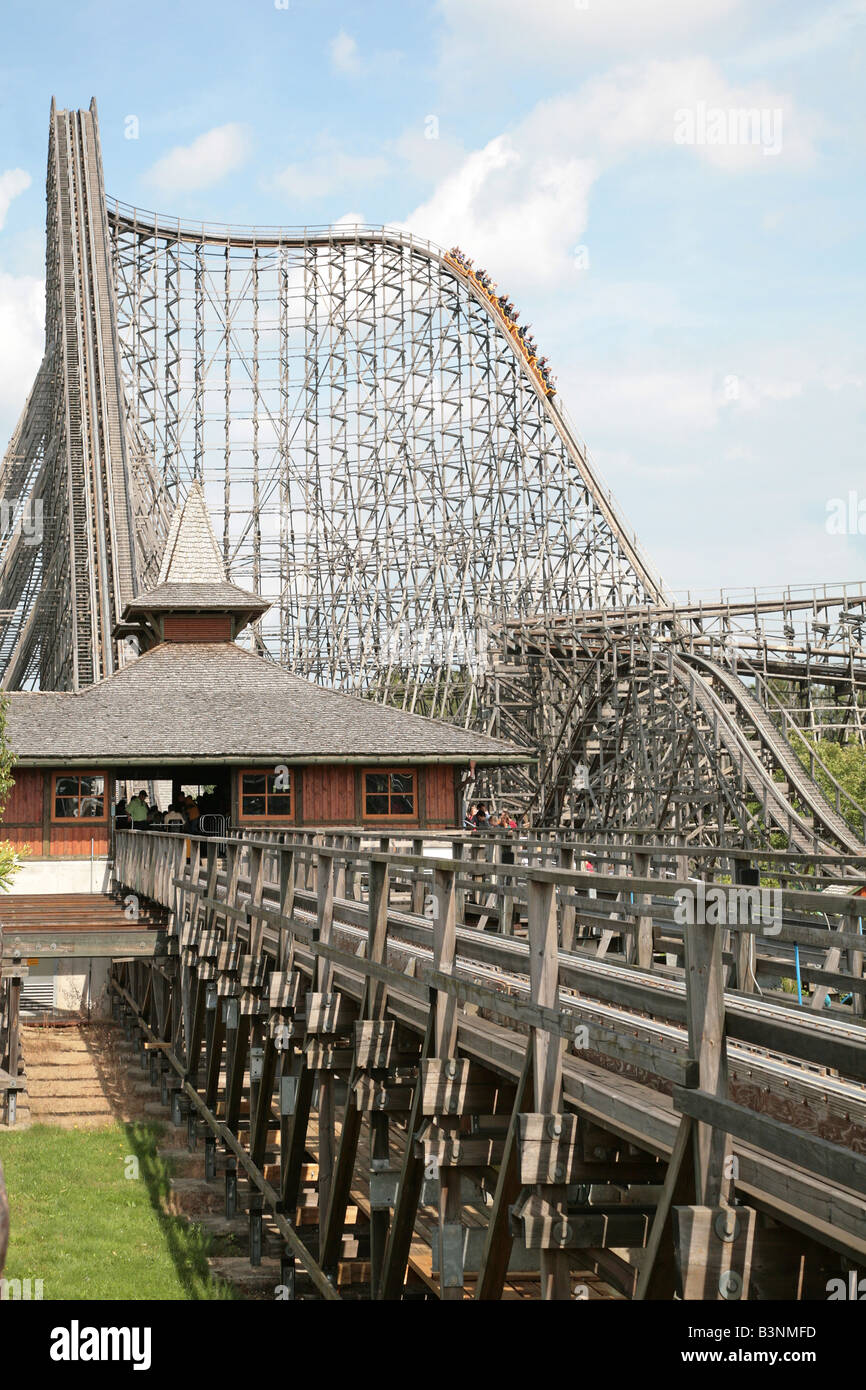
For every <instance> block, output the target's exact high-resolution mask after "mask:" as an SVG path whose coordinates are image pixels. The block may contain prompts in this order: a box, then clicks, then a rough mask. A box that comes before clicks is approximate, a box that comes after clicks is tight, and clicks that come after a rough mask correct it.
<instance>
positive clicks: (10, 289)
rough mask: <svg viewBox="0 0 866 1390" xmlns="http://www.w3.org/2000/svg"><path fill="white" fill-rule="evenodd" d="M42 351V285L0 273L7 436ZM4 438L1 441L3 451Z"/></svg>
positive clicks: (0, 373)
mask: <svg viewBox="0 0 866 1390" xmlns="http://www.w3.org/2000/svg"><path fill="white" fill-rule="evenodd" d="M44 350H45V282H44V280H41V279H39V278H38V277H37V276H35V275H7V274H5V273H4V272H2V271H0V412H2V415H3V418H4V420H6V421H7V424H8V428H7V430H6V432H5V435H6V436H8V434H9V433H11V430H12V428H14V423H15V421H16V420H17V418H18V416H19V415H20V414H21V411H22V409H23V406H24V402H25V400H26V399H27V394H28V392H29V390H30V388H31V386H32V385H33V379H34V377H35V376H36V372H37V369H38V367H39V363H40V362H41V361H42V354H43V352H44ZM5 443H6V438H5V437H4V438H3V440H2V441H0V446H2V447H5Z"/></svg>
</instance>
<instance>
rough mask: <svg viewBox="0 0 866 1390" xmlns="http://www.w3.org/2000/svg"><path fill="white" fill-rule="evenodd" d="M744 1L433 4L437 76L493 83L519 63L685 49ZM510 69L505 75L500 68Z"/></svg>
mask: <svg viewBox="0 0 866 1390" xmlns="http://www.w3.org/2000/svg"><path fill="white" fill-rule="evenodd" d="M744 8H745V6H744V0H700V3H699V4H696V3H695V0H651V3H650V0H585V3H584V4H581V3H579V2H578V0H532V3H528V0H438V9H439V13H440V15H441V17H442V19H443V21H444V24H445V36H444V40H443V49H442V70H443V74H446V75H447V74H451V75H453V76H455V77H457V76H459V74H460V72H461V71H463V70H467V69H474V70H475V72H476V73H477V74H478V75H479V77H482V76H483V74H484V73H490V74H491V75H492V74H495V75H496V77H497V79H498V80H500V81H501V80H502V78H503V76H504V77H505V79H506V80H508V79H509V78H510V77H511V76H512V75H513V76H518V75H519V73H520V72H522V71H524V69H525V65H526V64H527V63H531V62H536V61H538V62H541V63H542V64H543V65H544V66H545V67H552V66H560V67H564V66H569V67H573V66H574V65H575V64H577V65H583V64H584V63H585V61H586V57H587V54H589V53H592V54H594V55H597V54H598V53H604V52H615V53H616V54H618V55H623V54H624V53H631V52H643V53H645V52H646V51H647V48H648V46H650V45H652V44H654V43H656V42H658V43H664V45H665V48H666V51H670V45H671V44H675V43H687V42H689V41H690V40H692V38H693V36H694V35H696V34H698V33H703V32H706V31H707V30H711V29H712V28H714V27H718V28H721V27H722V25H723V24H724V22H725V21H728V22H730V21H731V19H732V18H733V17H734V16H735V15H736V13H737V11H739V10H742V9H744ZM511 63H517V64H519V65H520V66H519V67H518V68H517V69H516V70H515V71H514V73H513V74H512V72H511V71H510V69H509V68H508V67H507V66H506V69H505V71H504V72H503V71H502V65H503V64H506V65H508V64H511Z"/></svg>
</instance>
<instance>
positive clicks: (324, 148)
mask: <svg viewBox="0 0 866 1390" xmlns="http://www.w3.org/2000/svg"><path fill="white" fill-rule="evenodd" d="M387 172H388V161H387V160H386V159H384V158H383V157H382V156H381V155H353V154H349V153H348V152H347V151H346V150H344V149H342V148H341V147H340V146H339V145H338V144H337V143H336V141H333V140H330V139H327V138H324V137H323V138H322V139H321V140H320V141H319V143H318V146H317V148H316V150H315V152H314V153H313V155H312V157H311V158H310V159H308V160H307V161H306V162H305V163H303V164H287V165H286V167H285V168H284V169H282V170H280V172H279V173H278V174H276V175H275V176H274V180H273V182H274V186H275V187H276V188H277V189H279V191H280V192H281V193H284V194H285V195H286V196H287V197H289V198H296V199H299V200H301V201H303V200H305V199H309V198H326V197H328V196H330V195H331V194H341V193H344V192H345V191H346V190H348V189H354V188H361V187H367V186H368V185H369V184H371V183H376V182H378V181H379V180H380V179H382V178H384V177H385V175H386V174H387Z"/></svg>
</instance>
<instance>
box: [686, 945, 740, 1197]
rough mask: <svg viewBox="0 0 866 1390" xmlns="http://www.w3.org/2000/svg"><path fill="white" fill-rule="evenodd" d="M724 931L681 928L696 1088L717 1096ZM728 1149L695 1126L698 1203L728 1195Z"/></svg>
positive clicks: (723, 1079) (712, 1132) (722, 1061)
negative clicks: (726, 1171) (726, 1161)
mask: <svg viewBox="0 0 866 1390" xmlns="http://www.w3.org/2000/svg"><path fill="white" fill-rule="evenodd" d="M722 930H723V928H722V927H720V926H709V925H707V924H706V923H701V922H695V923H687V924H686V925H685V926H684V927H683V935H684V937H685V959H686V972H685V973H686V1013H687V1019H688V1036H689V1055H690V1056H691V1057H692V1058H694V1059H695V1060H696V1061H697V1063H698V1086H699V1088H700V1090H702V1091H706V1092H707V1094H708V1095H711V1096H718V1097H719V1098H720V1099H723V1098H724V1097H725V1096H726V1095H727V1089H728V1077H727V1058H726V1053H725V986H724V971H723V966H722ZM727 1147H728V1136H727V1135H726V1134H725V1133H724V1131H721V1130H718V1129H716V1128H715V1127H714V1126H712V1125H707V1124H702V1123H701V1124H696V1125H695V1126H694V1151H695V1186H696V1190H697V1200H698V1204H699V1205H701V1206H707V1207H715V1206H718V1205H719V1204H720V1202H721V1201H722V1200H723V1199H726V1198H727V1194H728V1193H729V1191H730V1180H729V1179H728V1178H726V1176H725V1158H726V1154H727Z"/></svg>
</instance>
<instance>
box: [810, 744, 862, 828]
mask: <svg viewBox="0 0 866 1390" xmlns="http://www.w3.org/2000/svg"><path fill="white" fill-rule="evenodd" d="M805 737H806V738H807V740H808V742H809V744H810V746H811V747H812V748H814V750H815V752H816V753H817V754H818V756H819V757H820V758H822V759H823V761H824V762H825V763H826V765H827V767H828V769H829V770H830V772H831V773H832V774H833V776H834V777H835V778H836V781H837V782H838V783H839V786H840V787H841V788H842V789H843V791H846V792H847V793H848V795H849V796H850V797H853V799H854V800H855V801H857V802H859V804H860V805H861V806H866V748H863V747H862V746H861V745H860V744H859V743H836V742H835V740H833V739H829V738H816V737H815V736H814V735H813V734H806V736H805ZM793 744H794V749H795V751H796V753H797V756H798V758H799V759H800V761H801V763H802V764H803V766H804V767H805V768H807V769H808V767H809V750H808V748H807V747H806V744H805V743H804V742H803V740H802V739H799V738H798V739H795V740H794V741H793ZM814 775H815V781H816V782H817V783H818V785H819V786H820V788H821V790H822V792H823V793H824V795H825V796H826V798H827V800H828V801H829V802H830V803H831V804H834V803H835V800H836V789H835V787H834V786H833V783H832V782H831V781H830V778H829V777H828V776H827V774H826V772H825V771H824V769H823V768H822V767H821V766H820V765H819V764H818V763H816V764H815V774H814ZM840 809H841V812H842V815H843V816H844V817H845V819H846V820H847V821H848V823H849V825H851V826H852V828H853V829H855V830H858V831H860V832H861V833H862V831H863V823H862V818H861V816H860V815H859V813H858V812H857V810H856V809H855V807H853V806H852V805H851V803H850V802H848V801H846V799H845V797H844V796H843V797H842V799H841V807H840Z"/></svg>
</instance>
